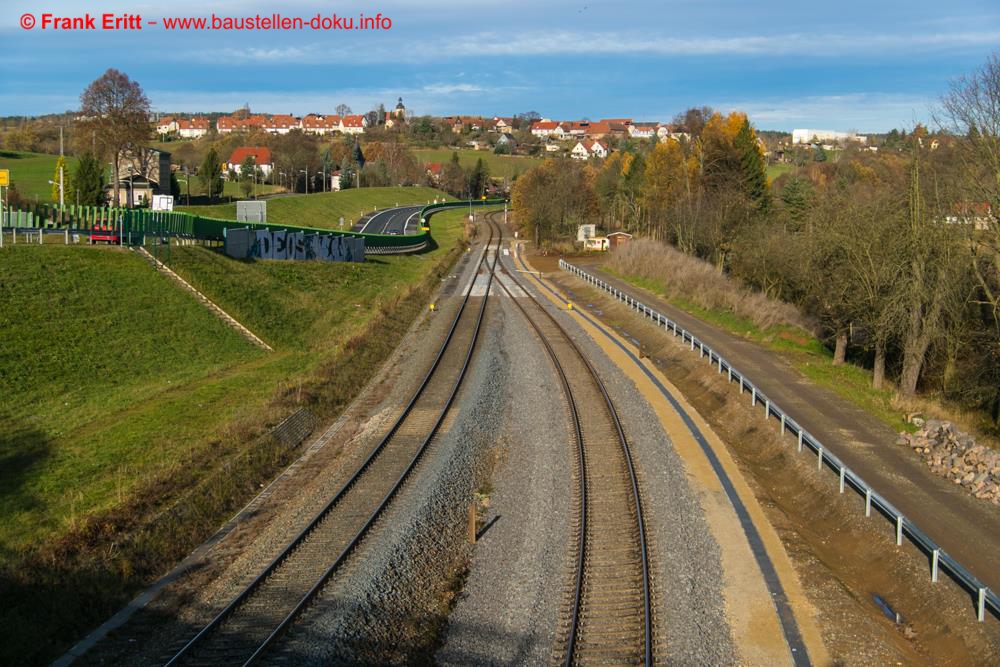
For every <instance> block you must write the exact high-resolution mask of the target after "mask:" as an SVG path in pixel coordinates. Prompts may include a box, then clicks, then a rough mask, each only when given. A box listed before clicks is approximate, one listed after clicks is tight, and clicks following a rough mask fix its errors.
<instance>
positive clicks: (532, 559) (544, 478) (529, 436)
mask: <svg viewBox="0 0 1000 667" xmlns="http://www.w3.org/2000/svg"><path fill="white" fill-rule="evenodd" d="M499 302H500V304H502V307H503V321H504V322H505V326H504V330H503V334H502V335H501V349H500V354H501V355H502V356H504V357H505V358H506V360H507V363H508V364H509V371H508V373H509V376H510V377H511V378H517V381H516V383H513V382H509V383H507V384H506V386H505V387H504V392H505V396H506V399H505V400H506V402H507V405H508V406H509V409H508V410H507V411H506V414H505V416H504V429H503V432H502V435H501V441H500V442H499V443H498V445H499V450H498V451H499V453H500V464H499V466H498V468H497V469H496V471H495V474H494V477H493V481H492V485H493V491H492V494H491V496H490V511H489V514H488V515H487V516H486V517H485V518H486V520H487V522H489V521H494V520H495V521H494V523H492V524H489V523H487V525H489V528H488V530H487V532H486V533H484V534H483V535H482V537H481V539H480V540H479V542H478V543H477V545H476V548H475V551H474V555H473V558H472V562H471V565H470V568H469V575H468V579H467V580H466V585H465V588H464V590H463V591H462V595H461V597H460V599H459V601H458V604H457V605H456V607H455V609H454V611H453V612H452V614H451V617H450V619H449V623H448V629H447V633H446V636H445V639H444V645H443V646H442V648H441V649H440V650H439V651H438V653H437V655H436V662H437V663H438V664H442V665H473V664H474V665H541V664H548V663H550V662H551V660H552V655H553V653H554V649H555V645H556V643H557V642H559V641H561V636H562V633H560V632H559V631H558V629H557V624H558V622H559V617H560V611H561V607H562V602H563V600H564V597H565V593H566V581H565V577H564V576H563V575H564V574H565V572H566V571H567V566H568V563H567V560H566V557H567V555H568V549H569V547H570V546H571V540H572V530H571V526H570V521H571V518H572V503H573V483H572V479H571V475H572V466H571V461H572V440H571V438H572V433H571V431H570V430H569V420H568V416H567V412H566V407H565V404H564V402H563V400H562V389H561V386H560V384H559V383H558V380H557V379H556V376H555V372H554V370H553V368H552V366H551V364H550V362H549V360H548V358H547V356H546V355H545V352H544V350H543V349H542V347H541V345H540V343H539V342H538V340H537V339H536V338H535V336H534V334H533V333H532V331H531V330H530V329H529V327H528V325H527V324H526V323H525V322H524V320H523V318H522V317H521V314H520V313H519V312H518V311H517V309H516V307H515V306H514V305H513V304H511V303H510V300H509V299H507V298H501V299H499Z"/></svg>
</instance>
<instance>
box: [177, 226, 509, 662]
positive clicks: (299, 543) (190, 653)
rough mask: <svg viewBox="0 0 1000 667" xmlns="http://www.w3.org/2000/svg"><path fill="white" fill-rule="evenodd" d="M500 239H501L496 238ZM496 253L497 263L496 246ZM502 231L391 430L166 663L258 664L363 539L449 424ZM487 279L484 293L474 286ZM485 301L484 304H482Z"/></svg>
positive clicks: (493, 269) (497, 231)
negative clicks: (447, 418)
mask: <svg viewBox="0 0 1000 667" xmlns="http://www.w3.org/2000/svg"><path fill="white" fill-rule="evenodd" d="M494 239H495V241H494ZM494 242H495V244H496V251H495V253H493V260H492V263H491V262H490V254H491V252H490V247H491V245H493V244H494ZM501 242H502V237H501V236H500V231H499V229H498V230H496V236H494V230H493V228H492V227H491V228H490V238H489V240H488V241H487V243H486V252H484V253H483V256H482V257H481V258H480V260H479V264H478V266H477V268H476V272H475V275H474V277H473V279H472V280H471V281H470V283H469V286H468V289H467V290H466V292H465V295H464V298H463V300H462V303H461V305H460V307H459V310H458V313H457V315H456V316H455V319H454V321H453V322H452V324H451V328H450V329H449V332H448V335H447V337H446V338H445V341H444V342H443V343H442V345H441V348H440V349H439V351H438V353H437V356H436V357H435V360H434V362H433V364H432V365H431V368H430V370H429V371H428V372H427V374H426V376H425V377H424V379H423V381H422V382H421V384H420V386H419V387H418V388H417V390H416V392H415V393H414V395H413V397H412V398H411V399H410V401H409V402H408V403H407V405H406V406H405V408H404V409H403V411H402V413H401V414H400V416H399V417H398V418H397V419H396V421H395V423H394V424H393V425H392V427H391V428H390V429H389V431H388V433H386V435H385V436H384V437H383V438H382V439H381V440H380V441H379V443H378V444H377V445H376V446H375V447H374V448H373V449H372V451H371V453H370V454H369V455H368V457H367V458H366V459H365V460H364V461H363V462H362V464H361V465H360V466H359V467H358V468H357V470H356V471H355V472H354V473H353V474H352V476H351V477H350V479H349V480H348V481H347V482H346V483H345V484H344V485H343V486H342V487H341V488H340V489H339V490H338V491H337V493H336V494H334V496H333V497H332V498H331V499H330V500H329V502H328V503H327V504H326V506H325V507H324V508H323V509H322V510H321V511H320V512H319V513H317V515H316V516H315V517H314V518H313V519H312V521H311V522H310V523H309V524H308V525H307V526H306V527H305V528H304V529H303V530H302V531H301V532H300V533H299V534H298V535H297V536H296V537H295V538H294V539H293V540H292V541H291V542H290V543H289V544H288V545H287V546H285V547H284V549H283V550H282V551H281V553H280V554H279V555H278V556H277V557H276V558H274V560H272V561H271V562H270V564H268V566H267V567H266V568H265V569H264V571H263V572H261V573H260V574H259V575H258V576H257V577H256V578H255V579H254V580H253V581H252V582H251V583H250V584H249V585H248V586H246V587H245V588H244V589H243V590H242V591H241V592H240V593H239V594H238V595H237V596H236V597H235V598H234V599H233V600H232V601H231V602H230V603H229V604H228V605H227V606H226V607H225V608H224V609H223V610H222V611H221V612H219V613H218V614H217V615H216V616H215V617H214V618H213V619H212V620H211V621H210V622H209V623H208V624H207V625H206V626H204V627H203V628H202V629H201V630H200V631H199V632H198V633H197V634H196V635H195V636H194V637H193V638H191V639H190V640H189V641H187V642H186V643H185V644H184V645H183V646H182V647H181V648H180V649H179V650H176V653H174V654H173V656H172V657H170V658H169V660H168V661H167V662H166V664H167V665H168V666H170V667H173V666H174V665H241V664H242V665H251V664H254V663H256V662H257V661H259V660H260V659H261V658H262V657H263V656H264V655H265V654H266V653H267V652H268V651H269V650H270V649H271V648H272V646H273V645H274V644H275V643H276V642H277V641H278V640H279V639H280V638H281V637H282V636H283V634H284V633H285V631H286V630H287V629H288V628H289V627H290V626H291V625H292V623H294V621H295V620H296V618H297V617H298V616H299V614H300V613H301V612H302V611H303V610H304V609H305V608H306V607H307V606H308V605H309V603H310V602H311V601H312V600H313V598H314V597H315V596H316V595H317V594H318V593H319V592H320V590H321V589H322V588H323V586H324V585H325V584H326V583H327V582H328V581H329V580H330V578H331V577H332V576H333V575H334V574H335V573H336V572H337V570H338V569H339V568H340V567H341V565H342V564H343V563H344V562H345V560H346V559H347V558H348V556H349V555H350V553H351V552H352V551H353V549H354V548H355V547H356V546H357V545H358V544H359V543H360V542H361V540H362V539H363V538H364V537H365V535H366V534H367V533H368V532H369V530H370V529H371V528H372V526H373V525H374V524H375V522H376V521H377V520H378V518H379V517H380V516H381V515H382V513H383V512H384V510H385V509H386V507H388V505H389V504H390V502H391V500H392V498H393V497H394V496H395V495H396V493H397V492H398V491H399V489H400V488H401V487H402V485H403V483H404V482H405V480H406V479H407V477H408V476H409V474H410V472H411V471H412V470H413V469H414V467H416V465H417V463H418V461H419V460H420V458H421V456H422V455H423V453H424V452H425V451H426V449H427V448H428V446H429V445H430V443H431V441H432V439H433V437H434V435H435V433H437V430H438V428H439V427H440V426H441V423H442V422H443V421H444V418H445V416H446V414H447V412H448V410H449V408H450V407H451V405H452V403H453V401H454V398H455V395H456V394H457V393H458V389H459V387H460V386H461V383H462V380H463V378H464V377H465V373H466V370H467V369H468V367H469V362H470V360H471V358H472V354H473V351H474V349H475V346H476V341H477V339H478V336H479V331H480V328H481V326H482V322H483V314H484V312H485V308H486V302H487V298H486V297H487V295H488V294H489V291H490V286H491V285H492V283H493V276H494V274H495V271H496V264H497V261H498V259H499V254H500V252H499V247H500V243H501ZM479 283H485V289H484V291H483V292H482V296H481V297H474V296H472V293H473V287H474V286H475V285H477V284H479ZM477 300H478V303H476V301H477Z"/></svg>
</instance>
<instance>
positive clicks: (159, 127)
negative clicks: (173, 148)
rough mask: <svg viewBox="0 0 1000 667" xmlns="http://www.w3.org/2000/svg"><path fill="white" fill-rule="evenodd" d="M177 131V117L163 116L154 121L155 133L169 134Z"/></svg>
mask: <svg viewBox="0 0 1000 667" xmlns="http://www.w3.org/2000/svg"><path fill="white" fill-rule="evenodd" d="M176 131H177V119H176V118H174V117H173V116H164V117H163V118H161V119H160V120H158V121H157V122H156V133H157V134H170V133H171V132H176Z"/></svg>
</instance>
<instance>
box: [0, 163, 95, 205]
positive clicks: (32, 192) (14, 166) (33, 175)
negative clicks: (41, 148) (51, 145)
mask: <svg viewBox="0 0 1000 667" xmlns="http://www.w3.org/2000/svg"><path fill="white" fill-rule="evenodd" d="M58 159H59V156H58V155H45V154H44V153H18V152H14V151H0V169H10V182H11V183H13V184H14V185H15V186H17V190H18V192H20V193H21V195H22V196H23V197H25V198H27V199H28V200H30V201H31V202H34V201H35V197H37V198H38V203H39V204H51V203H53V202H52V186H51V185H49V180H55V179H53V178H52V177H53V175H54V174H55V171H56V160H58ZM76 163H77V160H76V158H75V157H71V156H69V155H67V156H66V173H65V175H64V176H65V179H66V188H67V190H66V192H67V194H68V193H69V181H70V178H71V175H72V173H73V171H74V170H75V169H76ZM66 203H67V204H72V203H73V202H71V201H69V198H68V196H67V197H66Z"/></svg>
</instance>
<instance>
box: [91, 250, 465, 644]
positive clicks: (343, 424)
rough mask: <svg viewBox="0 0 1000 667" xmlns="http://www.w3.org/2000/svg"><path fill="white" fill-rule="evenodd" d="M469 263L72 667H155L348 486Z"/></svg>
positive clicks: (419, 367) (449, 313)
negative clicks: (270, 472)
mask: <svg viewBox="0 0 1000 667" xmlns="http://www.w3.org/2000/svg"><path fill="white" fill-rule="evenodd" d="M477 259H478V252H477V251H476V249H473V251H472V252H468V253H465V254H464V255H463V256H462V258H461V259H460V261H459V263H458V264H457V265H456V267H455V268H454V269H453V270H452V272H451V274H450V275H449V276H448V278H447V279H445V280H444V281H443V283H442V288H441V290H440V292H439V294H438V296H437V298H436V300H435V302H436V306H437V308H436V310H435V312H434V313H429V312H428V313H425V315H424V316H422V317H420V318H418V320H417V321H416V322H414V324H413V325H412V326H411V328H410V331H409V333H408V334H407V335H406V336H405V337H404V338H403V340H402V341H400V345H399V347H398V348H397V350H396V351H395V353H394V354H393V355H392V356H391V357H390V358H389V360H388V361H387V362H386V363H385V364H384V365H383V367H382V368H381V369H380V370H379V372H378V373H377V374H376V375H375V376H374V377H373V378H372V380H371V381H370V382H369V384H368V385H367V386H366V387H365V388H364V389H363V390H362V392H361V394H360V395H359V396H358V398H357V399H356V400H355V401H354V402H353V403H352V404H351V405H350V406H349V407H348V408H347V409H346V410H345V411H344V413H343V414H342V415H341V417H340V418H339V419H338V420H336V422H334V423H333V424H331V425H329V426H328V427H327V428H326V429H319V430H318V434H317V435H316V436H314V437H313V438H310V439H309V440H307V442H306V443H304V445H303V452H304V454H305V455H304V456H303V458H302V459H300V460H299V461H297V462H296V463H295V464H293V465H292V466H291V467H290V468H289V470H288V471H287V473H288V474H286V475H285V476H284V477H283V478H282V479H281V480H279V481H278V483H276V484H275V485H274V487H273V488H272V489H269V491H268V495H267V497H266V499H264V500H263V501H262V502H259V504H257V505H256V506H255V507H254V509H253V511H252V512H249V513H248V514H247V515H245V516H243V517H241V520H240V521H239V522H238V523H237V525H236V527H235V529H233V530H232V531H231V532H230V533H229V534H228V535H227V536H226V537H225V538H224V539H222V540H220V541H219V542H217V543H216V544H214V545H212V546H211V548H210V549H208V550H207V551H206V552H205V553H204V555H203V557H202V558H200V559H198V560H197V561H196V562H195V563H193V564H192V566H191V567H190V569H189V570H188V571H187V572H186V573H185V574H184V575H183V576H182V577H180V578H179V579H177V580H176V581H175V582H174V583H172V584H171V585H169V586H167V587H166V588H165V589H164V591H163V592H162V593H161V594H160V595H159V597H157V598H156V599H155V600H153V601H152V602H150V603H149V604H147V605H146V606H145V607H144V608H143V609H142V610H140V611H139V612H138V613H136V614H135V616H134V617H133V618H132V619H131V620H130V622H128V623H127V624H125V625H124V626H122V627H121V628H120V629H118V630H117V631H115V632H113V633H112V634H111V635H109V636H108V637H107V638H106V639H105V640H103V641H102V642H100V643H99V644H98V645H97V646H95V647H94V648H93V649H92V650H91V651H89V652H88V653H87V654H85V655H84V656H83V657H82V658H81V659H79V660H78V661H77V662H78V664H94V663H96V664H111V663H113V664H150V663H162V662H163V661H164V660H165V659H167V658H169V656H170V655H172V653H173V652H174V651H176V650H177V649H179V648H180V646H181V645H183V643H184V642H185V641H186V639H189V638H190V637H191V636H193V635H194V633H195V632H197V630H198V629H200V628H201V627H202V626H204V625H205V624H206V623H207V622H208V621H209V620H210V619H211V618H212V617H213V616H214V615H215V613H217V611H218V610H220V609H221V608H222V607H224V606H225V605H226V604H227V603H228V602H229V601H230V600H231V599H232V598H233V597H234V596H235V594H236V593H237V592H238V591H239V590H240V589H241V587H242V586H245V585H246V584H247V583H249V581H251V580H252V579H253V578H254V577H255V576H256V574H257V573H258V572H260V571H261V570H262V569H263V568H264V566H265V565H266V564H267V563H268V562H270V560H271V559H272V558H273V557H274V556H275V555H277V554H278V553H279V552H280V551H281V549H282V548H283V547H284V545H285V544H286V543H287V542H288V541H289V540H290V539H291V538H292V537H293V536H294V535H295V534H297V533H298V532H299V530H301V528H302V527H303V526H305V525H306V524H307V523H308V522H309V520H311V519H312V517H313V516H314V515H315V513H316V512H317V511H319V509H320V508H321V507H322V506H323V505H324V504H325V503H326V501H327V499H328V498H330V497H331V496H332V494H333V493H335V492H336V490H337V489H338V488H339V487H340V486H341V485H342V484H343V482H344V481H346V480H347V479H348V478H349V476H350V475H351V473H353V471H354V470H355V469H356V467H357V465H358V463H359V462H360V461H361V460H363V459H364V457H365V456H366V455H367V454H368V452H369V451H370V447H371V446H372V445H373V443H374V442H377V441H378V437H379V436H380V435H381V434H382V433H383V432H384V430H385V428H386V427H387V425H388V424H391V422H392V420H393V419H394V418H395V417H396V416H397V415H398V414H399V411H400V410H401V409H402V406H403V405H404V404H405V403H406V401H407V400H408V398H409V397H410V396H411V395H412V393H413V391H414V390H415V389H416V387H417V386H418V384H419V382H420V380H421V379H422V377H423V375H424V374H425V373H426V369H427V368H429V366H430V364H431V362H432V360H433V357H434V355H435V354H436V352H437V346H436V345H428V344H427V341H441V340H444V335H445V333H446V331H447V328H448V327H449V326H450V324H451V321H452V319H453V317H454V314H455V312H457V308H458V306H459V303H460V301H461V298H462V296H463V290H462V288H463V287H464V286H465V285H466V284H467V282H468V280H469V279H470V278H471V275H472V269H474V267H475V263H476V260H477ZM261 486H262V488H263V484H262V485H261Z"/></svg>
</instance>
